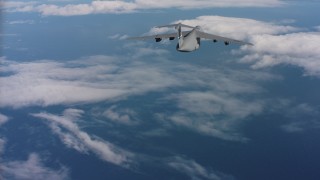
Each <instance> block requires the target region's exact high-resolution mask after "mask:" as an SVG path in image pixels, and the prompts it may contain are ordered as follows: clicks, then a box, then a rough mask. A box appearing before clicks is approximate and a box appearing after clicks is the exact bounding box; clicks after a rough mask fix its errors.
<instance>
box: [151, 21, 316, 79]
mask: <svg viewBox="0 0 320 180" xmlns="http://www.w3.org/2000/svg"><path fill="white" fill-rule="evenodd" d="M177 22H181V23H185V24H188V25H192V26H197V25H200V26H201V27H202V28H203V30H204V31H206V32H209V33H213V34H217V35H221V36H227V37H232V38H235V39H240V40H246V41H250V42H251V43H253V44H254V46H242V47H241V50H240V51H238V53H237V55H239V53H242V54H244V55H243V57H242V58H241V59H240V61H239V62H241V63H248V64H251V67H252V68H253V69H259V68H266V67H272V66H275V65H281V64H284V65H291V66H298V67H301V68H302V69H303V70H304V74H305V75H309V76H317V77H320V46H319V43H320V33H319V32H318V31H307V29H302V28H297V27H293V26H290V25H287V22H279V23H274V22H264V21H257V20H253V19H247V18H234V17H221V16H199V17H197V18H195V19H189V20H179V21H175V22H173V23H177ZM167 30H168V29H164V30H161V31H162V32H164V31H167ZM158 31H159V30H158V29H155V28H152V29H151V30H150V32H149V33H151V34H157V33H159V32H158ZM301 31H302V32H301ZM235 52H236V51H235Z"/></svg>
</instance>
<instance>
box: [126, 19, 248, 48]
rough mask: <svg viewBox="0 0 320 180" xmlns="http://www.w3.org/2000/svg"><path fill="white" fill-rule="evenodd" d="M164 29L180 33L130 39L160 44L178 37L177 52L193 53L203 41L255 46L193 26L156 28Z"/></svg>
mask: <svg viewBox="0 0 320 180" xmlns="http://www.w3.org/2000/svg"><path fill="white" fill-rule="evenodd" d="M163 27H174V28H175V29H176V30H177V31H178V33H171V34H157V35H153V36H142V37H130V38H128V39H131V40H146V39H150V38H153V39H155V40H156V42H160V41H161V40H162V39H169V40H174V39H175V38H176V37H178V44H177V48H176V49H177V51H180V52H191V51H195V50H197V49H199V47H200V40H201V39H211V40H213V42H214V43H216V42H218V41H222V42H224V44H225V45H229V44H230V43H235V44H240V45H253V44H251V43H247V42H243V41H239V40H235V39H231V38H227V37H222V36H218V35H214V34H208V33H205V32H203V31H201V27H200V26H196V27H192V26H188V25H185V24H181V23H179V24H170V25H164V26H157V27H156V28H163ZM182 27H186V28H191V29H192V30H189V31H182V30H181V28H182Z"/></svg>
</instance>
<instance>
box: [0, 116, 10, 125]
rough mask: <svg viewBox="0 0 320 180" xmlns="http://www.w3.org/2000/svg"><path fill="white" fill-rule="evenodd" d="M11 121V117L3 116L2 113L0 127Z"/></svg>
mask: <svg viewBox="0 0 320 180" xmlns="http://www.w3.org/2000/svg"><path fill="white" fill-rule="evenodd" d="M8 120H9V117H7V116H5V115H3V114H1V113H0V126H1V125H2V124H4V123H6V122H7V121H8Z"/></svg>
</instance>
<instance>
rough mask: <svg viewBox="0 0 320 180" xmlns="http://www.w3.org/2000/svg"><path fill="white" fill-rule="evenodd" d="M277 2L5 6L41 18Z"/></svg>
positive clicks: (274, 0)
mask: <svg viewBox="0 0 320 180" xmlns="http://www.w3.org/2000/svg"><path fill="white" fill-rule="evenodd" d="M283 4H284V2H283V1H280V0H270V1H264V0H215V1H212V0H201V1H196V0H178V1H169V0H164V1H155V0H135V1H116V0H108V1H92V2H91V3H80V4H76V3H72V4H66V5H56V4H43V3H36V2H29V3H26V2H11V3H7V4H6V3H5V4H4V5H5V7H6V8H8V11H11V12H39V13H41V14H42V15H46V16H49V15H58V16H74V15H88V14H102V13H106V14H110V13H132V12H138V11H143V10H156V9H170V8H177V9H202V8H214V7H276V6H281V5H283Z"/></svg>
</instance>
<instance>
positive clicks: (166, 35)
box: [128, 31, 190, 40]
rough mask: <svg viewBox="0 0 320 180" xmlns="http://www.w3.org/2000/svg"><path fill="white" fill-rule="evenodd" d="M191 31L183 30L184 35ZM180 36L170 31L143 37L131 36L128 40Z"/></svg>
mask: <svg viewBox="0 0 320 180" xmlns="http://www.w3.org/2000/svg"><path fill="white" fill-rule="evenodd" d="M189 32H190V31H185V32H182V35H186V34H188V33H189ZM177 36H178V34H177V33H170V34H157V35H152V36H141V37H130V38H128V40H147V39H156V38H160V39H168V38H176V37H177Z"/></svg>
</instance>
